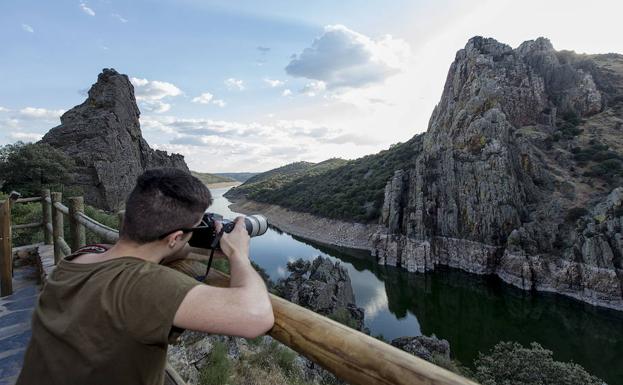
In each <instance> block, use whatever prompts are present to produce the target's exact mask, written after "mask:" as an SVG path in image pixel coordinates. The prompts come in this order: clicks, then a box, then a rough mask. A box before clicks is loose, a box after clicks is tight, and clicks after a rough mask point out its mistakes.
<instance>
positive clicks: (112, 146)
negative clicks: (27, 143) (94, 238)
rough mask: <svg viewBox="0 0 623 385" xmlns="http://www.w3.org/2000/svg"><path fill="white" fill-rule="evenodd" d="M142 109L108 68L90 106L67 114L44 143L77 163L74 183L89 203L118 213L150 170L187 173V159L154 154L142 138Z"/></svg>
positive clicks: (90, 95)
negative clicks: (138, 179) (172, 169)
mask: <svg viewBox="0 0 623 385" xmlns="http://www.w3.org/2000/svg"><path fill="white" fill-rule="evenodd" d="M139 115H140V111H139V109H138V106H137V105H136V99H135V97H134V87H133V86H132V84H131V83H130V81H129V79H128V77H127V76H126V75H123V74H119V73H118V72H117V71H115V70H114V69H104V70H103V71H102V73H100V74H99V76H98V77H97V82H96V83H95V84H94V85H93V86H92V87H91V89H90V90H89V93H88V98H87V99H86V100H85V101H84V103H82V104H80V105H78V106H76V107H74V108H72V109H71V110H69V111H67V112H66V113H64V114H63V116H61V124H60V125H59V126H57V127H54V128H52V129H51V130H50V131H49V132H48V133H47V134H46V135H45V136H44V137H43V139H42V142H44V143H48V144H50V145H51V146H53V147H56V148H58V149H60V150H62V151H63V152H65V153H66V154H67V155H69V156H70V157H71V158H73V159H74V160H75V162H76V168H75V170H74V172H73V174H72V176H71V179H72V185H75V186H78V187H80V188H82V190H83V191H84V197H85V200H86V202H87V203H88V204H90V205H93V206H96V207H99V208H102V209H105V210H117V209H119V208H120V207H121V206H122V205H123V204H124V202H125V199H126V197H127V195H128V194H129V192H130V190H131V189H132V187H134V183H135V182H136V177H137V176H138V175H140V174H141V173H142V172H143V171H144V170H146V169H149V168H156V167H175V168H179V169H182V170H185V171H187V172H190V171H189V170H188V167H187V166H186V163H185V162H184V157H183V156H182V155H179V154H172V155H168V154H167V153H166V152H164V151H159V150H152V149H151V148H150V147H149V145H148V144H147V142H146V141H145V139H143V137H142V135H141V128H140V123H139Z"/></svg>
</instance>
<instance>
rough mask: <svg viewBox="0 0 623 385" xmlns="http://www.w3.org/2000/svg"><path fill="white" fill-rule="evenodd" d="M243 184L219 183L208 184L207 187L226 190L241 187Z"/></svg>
mask: <svg viewBox="0 0 623 385" xmlns="http://www.w3.org/2000/svg"><path fill="white" fill-rule="evenodd" d="M241 184H242V182H218V183H208V184H207V185H206V186H208V188H226V187H236V186H240V185H241Z"/></svg>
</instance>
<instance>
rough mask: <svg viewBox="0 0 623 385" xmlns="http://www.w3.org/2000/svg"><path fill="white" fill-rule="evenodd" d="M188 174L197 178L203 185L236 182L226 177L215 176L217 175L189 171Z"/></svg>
mask: <svg viewBox="0 0 623 385" xmlns="http://www.w3.org/2000/svg"><path fill="white" fill-rule="evenodd" d="M190 173H191V174H192V175H193V176H194V177H197V178H198V179H199V180H200V181H202V182H203V183H204V184H213V183H226V182H232V183H235V182H237V181H236V180H234V179H232V178H228V177H225V176H221V175H217V174H209V173H207V172H197V171H191V172H190Z"/></svg>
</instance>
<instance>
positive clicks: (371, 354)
mask: <svg viewBox="0 0 623 385" xmlns="http://www.w3.org/2000/svg"><path fill="white" fill-rule="evenodd" d="M61 198H62V196H61V193H57V192H54V193H52V194H50V193H49V191H48V190H44V192H43V194H42V196H41V197H36V198H26V199H18V200H16V201H15V203H20V202H37V201H41V202H42V212H43V221H42V222H41V223H31V224H28V225H27V226H25V225H17V226H22V227H19V228H37V227H40V226H41V227H43V230H44V234H45V242H46V243H47V244H51V243H54V258H55V261H58V260H59V259H60V258H62V257H63V256H66V255H69V254H70V253H71V251H72V250H76V249H78V248H80V247H82V246H84V244H85V229H88V230H90V231H92V232H94V233H96V234H97V235H99V236H100V237H101V238H102V239H103V240H104V241H106V242H110V243H114V242H116V241H117V239H118V238H119V233H118V232H117V230H115V229H112V228H110V227H108V226H105V225H103V224H101V223H99V222H97V221H95V220H94V219H92V218H90V217H88V216H86V215H85V214H84V203H83V199H82V197H73V198H69V207H67V206H64V205H63V204H62V203H61ZM10 204H12V203H11V202H9V201H8V200H7V201H6V202H4V203H3V207H6V206H7V205H8V206H9V207H8V211H6V209H5V211H4V212H3V216H2V218H3V222H2V223H3V226H2V229H3V231H4V230H5V229H8V230H9V239H10V229H11V226H10ZM7 212H8V214H9V215H7ZM64 217H68V218H69V229H70V230H69V231H70V233H71V245H68V244H67V242H66V241H65V239H64V233H63V232H64V230H63V220H64ZM7 218H9V219H7ZM7 221H8V222H7ZM7 224H8V226H7ZM17 226H14V227H13V228H14V229H15V228H18V227H17ZM3 239H6V238H5V234H4V233H3ZM4 244H5V242H4V241H3V245H4ZM9 247H10V246H9ZM3 250H4V249H3ZM7 255H8V256H9V262H7V261H5V260H6V259H7V257H6V256H7ZM10 257H11V252H10V249H9V252H8V254H7V253H6V252H5V251H3V253H2V255H1V256H0V258H1V259H2V261H3V263H2V285H3V286H2V287H3V289H4V284H5V280H6V279H7V277H8V278H9V280H10V275H8V276H5V272H4V270H5V268H6V266H5V265H6V264H7V263H8V264H9V267H10ZM190 257H192V258H199V255H197V254H195V255H193V254H191V255H190ZM206 283H208V284H211V285H214V286H221V287H228V286H229V276H228V275H226V274H224V273H221V272H219V271H216V270H214V269H212V270H211V271H210V273H209V275H208V277H207V278H206ZM3 293H4V291H3ZM3 295H4V294H3ZM270 300H271V302H272V306H273V311H274V317H275V325H274V327H273V328H272V329H271V330H270V331H269V332H268V334H269V335H270V336H272V337H273V338H275V339H276V340H278V341H280V342H281V343H283V344H284V345H286V346H289V347H290V348H292V349H293V350H295V351H297V352H298V353H300V354H302V355H304V356H306V357H308V358H309V359H311V360H312V361H314V362H316V363H318V364H319V365H321V366H322V367H324V368H325V369H327V370H329V371H331V372H332V373H334V374H335V375H336V376H337V377H338V378H341V379H343V380H345V381H347V382H348V383H350V384H360V385H364V384H365V385H368V384H383V385H390V384H398V385H407V384H409V385H420V384H421V385H424V384H426V385H442V384H443V385H475V383H474V382H472V381H470V380H468V379H466V378H463V377H461V376H458V375H456V374H454V373H452V372H450V371H448V370H445V369H442V368H440V367H438V366H435V365H433V364H431V363H429V362H427V361H425V360H423V359H420V358H418V357H416V356H413V355H411V354H408V353H406V352H404V351H402V350H400V349H398V348H395V347H393V346H391V345H388V344H386V343H384V342H382V341H379V340H377V339H376V338H373V337H370V336H368V335H366V334H363V333H361V332H359V331H357V330H354V329H351V328H349V327H347V326H344V325H342V324H340V323H338V322H335V321H333V320H331V319H329V318H326V317H323V316H321V315H319V314H317V313H314V312H313V311H311V310H308V309H305V308H303V307H301V306H298V305H296V304H293V303H291V302H288V301H286V300H284V299H283V298H280V297H277V296H274V295H272V294H271V295H270Z"/></svg>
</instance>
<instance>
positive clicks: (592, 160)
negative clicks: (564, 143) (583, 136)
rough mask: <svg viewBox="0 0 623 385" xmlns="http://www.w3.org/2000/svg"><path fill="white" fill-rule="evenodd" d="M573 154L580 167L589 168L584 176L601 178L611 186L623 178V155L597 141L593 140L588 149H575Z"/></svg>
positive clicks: (572, 150)
mask: <svg viewBox="0 0 623 385" xmlns="http://www.w3.org/2000/svg"><path fill="white" fill-rule="evenodd" d="M571 152H572V153H573V159H574V160H575V161H576V163H577V164H578V165H579V166H588V167H589V168H588V170H587V171H586V172H585V173H584V174H583V175H584V176H588V177H596V178H600V179H602V180H604V181H606V182H607V183H608V184H609V185H611V186H614V185H616V184H618V181H619V180H620V178H622V177H623V155H621V154H619V153H618V152H616V151H612V150H610V149H609V148H608V146H606V145H604V144H601V143H599V142H597V141H596V140H591V141H590V142H589V146H588V147H586V148H580V147H574V148H572V149H571Z"/></svg>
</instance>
